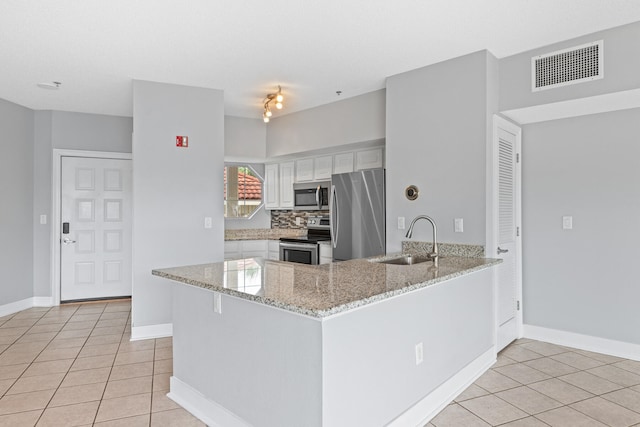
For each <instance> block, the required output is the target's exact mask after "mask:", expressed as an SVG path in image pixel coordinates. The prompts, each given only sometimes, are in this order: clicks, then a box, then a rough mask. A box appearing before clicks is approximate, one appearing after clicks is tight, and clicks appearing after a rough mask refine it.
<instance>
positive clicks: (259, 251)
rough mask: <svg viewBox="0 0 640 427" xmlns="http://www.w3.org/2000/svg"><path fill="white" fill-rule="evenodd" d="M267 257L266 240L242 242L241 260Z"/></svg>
mask: <svg viewBox="0 0 640 427" xmlns="http://www.w3.org/2000/svg"><path fill="white" fill-rule="evenodd" d="M255 257H261V258H266V257H267V241H266V240H244V241H243V242H242V258H255Z"/></svg>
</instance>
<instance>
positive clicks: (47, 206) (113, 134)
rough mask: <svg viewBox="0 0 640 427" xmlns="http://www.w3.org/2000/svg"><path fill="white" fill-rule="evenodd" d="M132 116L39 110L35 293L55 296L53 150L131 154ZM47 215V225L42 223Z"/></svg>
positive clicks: (37, 125) (34, 158) (36, 125)
mask: <svg viewBox="0 0 640 427" xmlns="http://www.w3.org/2000/svg"><path fill="white" fill-rule="evenodd" d="M132 131H133V121H132V119H131V117H119V116H105V115H100V114H85V113H70V112H66V111H36V112H35V123H34V138H35V143H34V147H35V148H34V156H33V165H34V206H33V209H34V210H33V217H34V284H33V286H34V294H35V296H43V297H50V296H51V270H50V269H51V262H50V261H51V260H50V258H51V220H52V217H51V215H52V213H53V212H52V194H51V173H52V171H51V167H52V163H51V162H52V150H53V149H56V148H57V149H71V150H83V151H109V152H122V153H130V152H131V132H132ZM42 214H45V215H47V224H45V225H41V224H40V223H39V218H40V215H42Z"/></svg>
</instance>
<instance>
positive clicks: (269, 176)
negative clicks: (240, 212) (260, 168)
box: [264, 164, 280, 209]
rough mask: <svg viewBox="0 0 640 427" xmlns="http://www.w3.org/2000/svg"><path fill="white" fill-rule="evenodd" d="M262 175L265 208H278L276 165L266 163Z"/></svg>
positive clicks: (278, 190) (278, 188)
mask: <svg viewBox="0 0 640 427" xmlns="http://www.w3.org/2000/svg"><path fill="white" fill-rule="evenodd" d="M264 175H265V177H264V190H265V191H264V192H265V195H264V206H265V208H266V209H278V208H279V207H280V197H279V192H280V176H279V174H278V165H277V164H275V165H266V166H265V174H264Z"/></svg>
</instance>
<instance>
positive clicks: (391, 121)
mask: <svg viewBox="0 0 640 427" xmlns="http://www.w3.org/2000/svg"><path fill="white" fill-rule="evenodd" d="M496 74H497V67H496V59H495V58H494V57H493V55H491V54H490V53H489V52H487V51H480V52H476V53H473V54H470V55H466V56H462V57H459V58H455V59H452V60H449V61H445V62H441V63H438V64H434V65H431V66H428V67H424V68H420V69H417V70H413V71H409V72H406V73H403V74H398V75H395V76H392V77H389V78H388V79H387V114H386V116H387V126H386V128H387V140H386V165H387V252H398V251H400V250H401V241H402V240H405V237H404V235H405V233H406V231H407V230H406V229H405V230H398V227H397V221H398V217H405V220H406V226H407V228H408V226H409V221H411V220H412V219H413V218H414V217H416V216H417V215H421V214H424V215H429V216H430V217H432V218H433V219H434V220H435V222H436V224H437V225H438V240H439V241H441V242H451V243H468V244H480V245H483V244H484V243H485V230H486V226H485V215H486V212H485V204H486V203H485V195H486V189H485V182H486V179H485V169H486V168H485V161H486V147H487V146H486V144H487V138H488V136H489V135H490V131H489V129H490V126H491V125H490V124H491V115H492V114H493V113H494V112H495V111H496V109H497V80H496ZM411 184H414V185H416V186H417V187H418V188H419V190H420V195H419V198H418V199H417V200H415V201H409V200H407V199H406V198H405V196H404V189H405V188H406V187H407V186H409V185H411ZM454 218H463V219H464V233H454V232H453V221H454ZM413 238H414V239H415V240H423V241H431V239H432V232H431V227H430V226H429V224H428V223H426V222H420V223H418V224H416V227H415V229H414V233H413Z"/></svg>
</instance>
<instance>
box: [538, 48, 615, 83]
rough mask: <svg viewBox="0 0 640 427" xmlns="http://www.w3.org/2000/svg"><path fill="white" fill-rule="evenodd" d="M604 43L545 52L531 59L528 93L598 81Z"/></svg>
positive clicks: (600, 74) (601, 71) (602, 73)
mask: <svg viewBox="0 0 640 427" xmlns="http://www.w3.org/2000/svg"><path fill="white" fill-rule="evenodd" d="M602 46H603V41H602V40H599V41H597V42H593V43H587V44H584V45H581V46H576V47H572V48H569V49H563V50H558V51H556V52H550V53H545V54H544V55H539V56H534V57H533V58H531V90H532V91H533V92H538V91H541V90H545V89H551V88H554V87H560V86H567V85H572V84H576V83H584V82H588V81H592V80H597V79H601V78H603V76H604V61H603V48H602Z"/></svg>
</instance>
